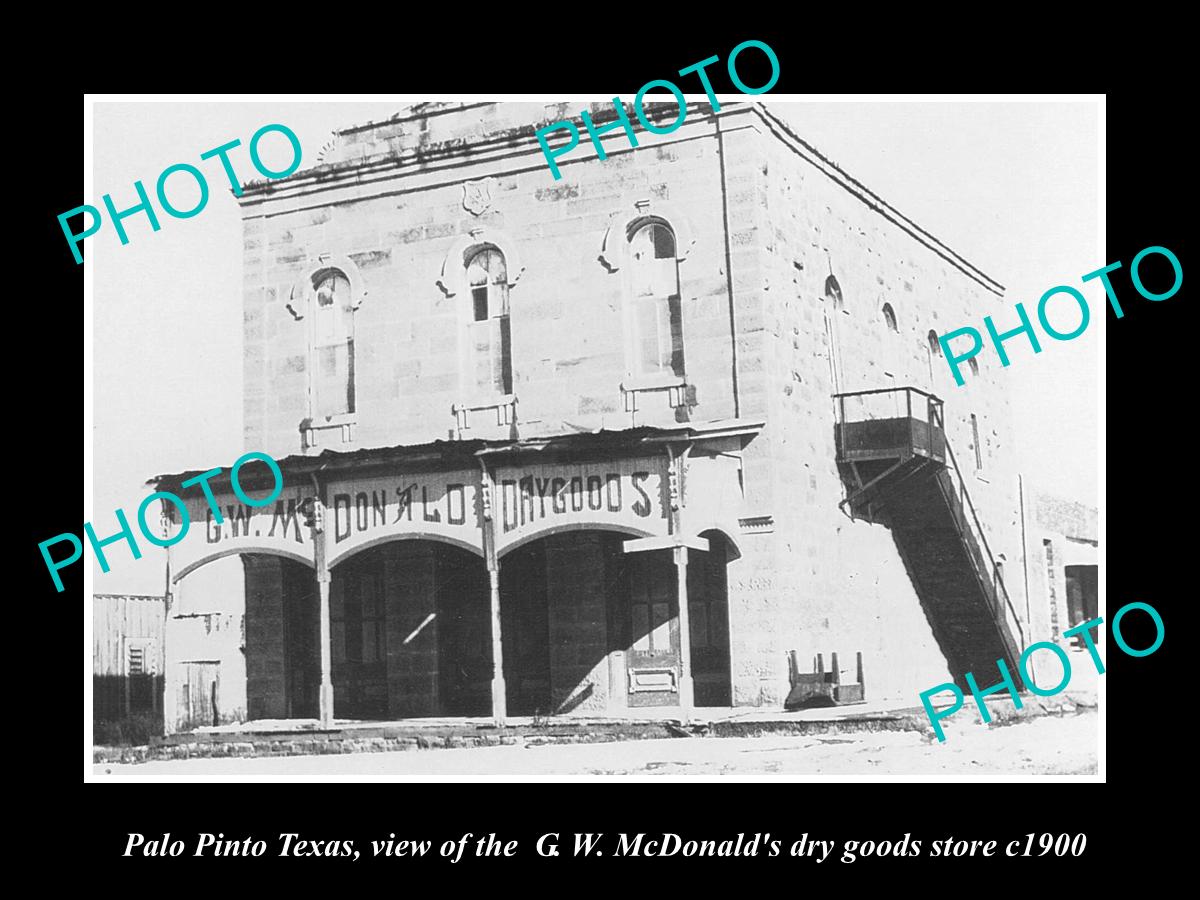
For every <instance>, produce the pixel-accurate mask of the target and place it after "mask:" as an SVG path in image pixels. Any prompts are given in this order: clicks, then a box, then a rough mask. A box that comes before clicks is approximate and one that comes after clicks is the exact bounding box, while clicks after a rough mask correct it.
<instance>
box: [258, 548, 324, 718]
mask: <svg viewBox="0 0 1200 900" xmlns="http://www.w3.org/2000/svg"><path fill="white" fill-rule="evenodd" d="M241 559H242V566H243V568H244V571H245V576H246V618H245V648H246V713H247V716H248V718H250V719H315V718H317V717H318V715H319V703H320V688H321V646H320V620H319V614H320V602H319V595H318V593H317V580H316V576H315V574H314V572H313V570H312V569H311V568H309V567H308V566H305V565H302V564H301V563H298V562H296V561H294V560H291V559H285V558H283V557H281V556H275V555H272V554H267V553H245V554H242V557H241Z"/></svg>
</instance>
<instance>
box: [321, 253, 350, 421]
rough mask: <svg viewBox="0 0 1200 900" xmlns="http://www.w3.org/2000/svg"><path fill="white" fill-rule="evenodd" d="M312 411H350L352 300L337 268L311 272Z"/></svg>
mask: <svg viewBox="0 0 1200 900" xmlns="http://www.w3.org/2000/svg"><path fill="white" fill-rule="evenodd" d="M313 287H314V290H313V295H312V296H313V300H312V305H313V309H312V326H311V327H312V369H311V371H312V377H311V390H312V414H313V418H315V419H322V418H324V419H329V418H332V417H333V416H339V415H347V414H349V413H352V412H354V303H353V296H352V293H351V290H350V281H349V280H348V279H347V278H346V276H345V275H344V274H343V273H342V272H340V271H339V270H337V269H326V270H324V271H322V272H318V273H317V274H316V275H314V276H313Z"/></svg>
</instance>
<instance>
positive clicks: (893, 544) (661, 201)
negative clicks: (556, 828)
mask: <svg viewBox="0 0 1200 900" xmlns="http://www.w3.org/2000/svg"><path fill="white" fill-rule="evenodd" d="M573 113H574V111H573V110H571V109H570V108H569V105H568V104H557V105H532V104H508V103H456V104H419V105H416V106H412V107H408V108H406V109H403V110H402V111H401V112H399V113H398V114H397V115H396V116H394V117H393V118H391V119H389V120H387V121H384V122H378V123H368V124H365V125H362V126H359V127H354V128H350V129H347V130H345V131H342V132H339V133H338V134H337V135H336V136H335V141H334V142H333V144H332V146H331V147H330V148H329V149H327V151H326V152H325V154H324V156H323V158H322V159H321V160H320V161H319V163H318V164H316V165H314V166H313V167H311V168H307V169H303V170H301V171H299V172H297V173H296V174H294V175H292V176H290V177H288V178H286V179H282V180H278V181H267V182H258V183H251V184H248V185H246V186H245V188H244V189H243V193H242V195H241V197H240V198H239V202H240V203H241V206H242V212H243V219H244V228H245V245H244V248H245V256H244V260H243V271H244V278H245V290H244V295H243V297H242V300H241V302H242V304H243V309H244V323H245V326H244V331H243V334H242V340H243V342H244V354H245V379H244V381H245V396H244V398H243V399H244V425H245V449H246V450H248V451H264V452H266V453H269V454H270V455H271V456H272V457H274V458H275V459H276V460H278V461H279V464H280V467H281V471H282V473H283V479H284V489H283V493H282V495H281V496H279V497H278V498H277V499H275V500H274V501H273V502H272V503H270V504H269V505H266V506H262V507H254V506H251V505H249V504H246V503H244V502H242V501H241V500H239V499H238V498H237V497H236V496H235V495H234V494H233V493H232V492H231V487H230V484H229V481H228V478H227V476H228V472H227V471H226V472H225V473H223V475H222V476H221V478H217V479H214V480H213V481H212V482H211V484H212V486H213V488H214V490H215V492H216V496H217V501H218V503H219V506H220V509H221V510H222V515H221V519H222V521H217V519H216V517H215V516H214V514H213V512H212V510H211V509H210V508H209V507H208V505H207V503H206V502H205V501H204V499H203V498H202V497H201V496H199V494H198V492H197V491H196V490H195V489H194V488H193V489H189V490H181V488H180V485H181V482H182V481H184V480H186V479H188V478H189V477H192V476H194V475H196V474H198V473H200V472H202V471H204V470H206V469H210V468H213V467H215V466H218V465H222V466H226V467H227V466H228V465H229V463H230V462H231V461H229V460H224V461H221V460H198V461H197V462H198V463H205V464H206V465H205V467H204V469H197V470H195V471H192V472H185V473H178V474H175V475H171V476H162V477H159V478H158V479H156V480H155V483H156V484H157V487H158V489H159V490H167V491H174V492H176V493H179V494H181V495H186V496H187V497H188V498H189V499H188V503H189V512H190V518H191V522H192V527H191V529H190V531H189V533H188V535H187V536H186V537H185V538H184V539H183V540H181V541H180V542H179V543H177V544H175V545H174V546H173V547H172V548H171V550H170V576H171V580H172V584H173V595H174V596H173V597H172V606H171V610H172V612H171V614H170V618H169V620H168V622H167V642H166V643H167V650H166V669H165V672H166V679H167V687H166V697H167V704H168V707H169V709H168V716H167V728H168V730H178V729H181V728H187V727H192V726H195V725H197V724H203V722H200V721H198V718H197V715H196V713H195V712H194V709H193V711H189V710H188V708H187V707H186V706H185V705H184V703H183V699H182V698H188V697H192V696H193V695H196V696H204V695H207V696H209V697H210V699H211V703H210V704H209V705H208V706H206V707H203V712H202V714H201V716H200V718H204V717H205V716H208V715H211V716H212V718H213V721H217V722H221V721H229V720H232V719H244V718H250V719H289V718H292V719H295V718H318V719H321V720H323V721H325V722H330V721H332V720H333V719H334V718H337V719H398V718H405V717H429V716H488V717H495V718H498V719H504V718H507V717H512V716H519V715H534V714H555V713H557V714H567V713H574V714H586V715H633V714H636V713H637V712H638V711H639V710H640V709H643V708H647V709H648V711H649V712H651V713H653V712H654V711H655V709H656V710H657V711H658V712H661V713H662V714H664V715H678V714H679V713H680V712H681V711H683V712H686V711H688V710H690V709H692V708H695V707H729V706H774V707H781V706H782V704H783V702H784V700H785V698H786V697H787V696H788V694H789V691H790V689H791V681H792V680H794V679H795V677H796V671H797V670H803V671H804V672H807V673H808V674H812V673H816V672H818V670H819V671H820V672H822V673H830V675H831V677H832V679H833V680H836V681H840V682H841V683H846V682H855V683H858V684H860V685H861V686H862V694H863V695H865V697H866V698H867V699H885V698H896V699H904V698H911V699H912V701H913V703H916V702H917V701H916V698H917V695H918V693H919V692H920V691H922V690H925V689H927V688H928V687H930V686H931V685H933V684H936V683H938V682H941V681H947V680H951V679H958V680H960V681H961V679H962V676H963V674H964V673H965V672H966V671H974V672H975V673H976V674H977V675H979V676H980V681H981V684H982V683H986V682H985V681H984V678H986V672H988V671H989V668H988V666H989V665H990V667H991V668H990V671H993V672H994V671H995V660H996V659H998V658H1006V659H1008V660H1010V662H1011V663H1012V664H1013V665H1015V657H1016V656H1019V652H1020V648H1021V647H1022V646H1024V645H1025V644H1028V643H1030V642H1032V641H1033V640H1035V639H1038V638H1041V637H1044V636H1047V634H1048V632H1047V627H1046V624H1045V623H1042V622H1041V621H1039V620H1038V617H1037V616H1034V615H1032V614H1031V611H1030V608H1029V605H1028V604H1027V603H1026V602H1025V601H1026V599H1027V598H1026V594H1025V591H1024V587H1023V585H1022V584H1021V579H1020V578H1019V577H1015V576H1014V575H1013V574H1012V573H1020V572H1022V571H1023V568H1024V566H1025V544H1024V543H1023V538H1022V530H1021V511H1020V497H1019V496H1018V478H1017V473H1016V470H1015V467H1014V460H1013V454H1012V449H1013V448H1012V431H1011V411H1010V404H1009V399H1008V397H1009V393H1008V385H1007V383H1006V380H1005V377H1004V374H1005V373H1003V372H1002V371H1001V370H1000V368H999V367H998V366H997V365H995V363H994V362H992V358H991V357H987V356H985V355H981V356H980V357H978V358H977V359H976V360H972V362H971V372H970V376H969V378H968V380H967V383H966V385H965V386H963V387H956V386H955V385H954V383H953V381H952V379H951V377H950V374H949V371H948V368H947V366H946V364H945V362H944V361H943V360H942V359H940V348H939V345H938V341H937V335H938V334H939V333H941V332H942V331H944V330H947V329H949V328H951V327H957V326H958V325H959V324H961V323H962V322H966V321H972V320H976V319H978V318H979V316H980V315H982V314H984V313H987V312H991V311H994V310H995V308H996V307H997V305H998V304H999V303H1000V302H1001V298H1002V297H1003V288H1002V287H1001V285H1000V284H998V283H997V282H996V281H995V280H993V279H992V278H990V277H989V276H987V275H986V274H984V273H983V272H981V271H980V270H979V269H978V268H977V267H975V266H974V265H972V264H971V263H970V262H969V261H967V260H966V259H964V258H963V257H961V256H960V255H959V254H958V253H956V252H955V251H954V250H952V249H951V248H950V247H949V246H948V245H946V244H945V243H943V242H942V241H941V240H939V239H938V238H936V237H934V236H933V235H931V234H929V233H927V232H926V231H924V230H923V229H922V228H921V227H920V226H918V225H917V224H916V223H914V222H912V221H911V220H909V219H908V218H907V217H905V216H904V215H903V213H901V212H899V211H898V210H896V209H894V208H892V207H891V206H890V205H889V204H888V203H887V202H886V201H884V200H883V199H882V198H880V197H879V196H877V195H876V194H874V193H872V191H871V190H870V189H869V188H867V187H865V186H864V185H862V184H860V183H859V182H857V181H856V180H855V179H854V178H852V177H851V176H849V175H848V174H846V173H845V172H843V171H842V170H840V169H839V168H838V167H837V166H836V165H835V164H833V163H832V162H831V161H830V160H828V159H826V158H825V157H823V156H822V155H821V154H820V153H819V152H818V151H817V150H815V149H814V148H813V147H811V146H810V145H808V144H807V143H805V141H804V140H803V138H802V137H801V136H799V135H798V134H796V133H795V132H794V130H793V129H792V127H791V126H790V125H789V124H787V123H786V122H785V121H784V120H782V119H781V118H779V117H778V116H777V115H775V114H774V113H773V112H772V111H771V110H769V109H767V108H765V107H763V106H761V105H750V104H744V105H727V106H723V107H722V109H721V111H720V112H719V113H716V114H714V113H712V112H711V111H710V110H709V109H708V107H707V105H706V104H698V105H693V106H690V107H689V108H688V111H687V116H686V120H685V122H684V124H683V125H682V127H680V128H679V129H678V130H676V131H674V132H673V133H671V134H669V135H651V134H649V133H641V132H639V135H638V138H639V147H638V148H637V149H632V148H630V146H629V144H628V142H627V140H626V139H625V138H624V136H623V132H622V131H621V130H620V129H615V130H613V131H610V132H609V133H608V134H606V135H605V136H604V138H603V139H602V140H603V146H604V149H605V152H606V158H604V159H600V158H599V157H598V156H597V155H596V153H595V151H594V148H588V151H589V152H584V148H583V145H582V143H581V147H580V149H578V150H577V151H575V152H574V153H572V154H571V155H570V156H568V157H564V158H562V159H561V160H560V163H559V164H560V166H561V170H562V179H561V180H559V181H555V180H554V179H553V178H552V177H551V175H550V172H549V170H548V169H547V167H546V165H545V161H544V158H543V156H542V154H541V151H540V148H539V146H538V143H537V141H536V140H535V139H534V130H535V129H536V128H538V127H541V126H543V125H545V124H548V123H550V122H554V121H558V120H561V119H571V118H572V115H573ZM605 114H607V116H608V117H609V118H612V116H613V110H612V107H611V105H609V106H608V108H607V110H606V109H605V105H603V104H597V105H596V106H595V107H594V108H593V117H594V118H595V119H596V121H597V122H602V121H603V120H604V116H605ZM666 114H667V115H669V117H670V118H672V119H673V118H674V115H673V109H671V110H667V111H666ZM576 124H577V126H578V127H579V129H580V132H581V133H583V134H586V131H585V129H584V125H583V124H582V122H580V121H578V119H576ZM584 143H586V139H585V142H584ZM220 302H232V301H226V300H225V299H224V298H222V299H221V300H220ZM255 471H257V472H258V474H259V475H262V476H266V469H265V467H264V466H260V465H257V464H254V465H247V466H246V467H245V468H244V469H243V472H242V484H243V486H244V487H246V488H247V490H249V491H250V493H251V496H260V497H261V496H263V495H264V493H266V492H267V491H269V489H270V485H271V479H270V478H269V477H263V479H262V480H261V482H258V483H256V482H255V481H254V477H255V475H254V474H253V473H254V472H255ZM222 478H224V479H225V480H224V481H222V480H221V479H222ZM168 510H170V507H168ZM176 527H178V521H176ZM998 561H999V562H1002V564H1003V565H1002V566H1000V567H998V566H997V565H996V563H997V562H998ZM1064 562H1065V560H1064ZM1067 565H1069V564H1067ZM206 573H207V574H206ZM213 573H220V578H217V577H216V575H214V574H213ZM204 579H208V580H207V582H205V583H204V587H203V589H193V588H192V587H191V585H193V584H198V583H200V582H201V581H203V580H204ZM217 582H219V583H220V584H219V587H214V585H215V584H216V583H217ZM1064 590H1065V589H1064ZM206 617H209V619H206ZM211 617H215V619H211ZM210 619H211V620H210ZM214 621H215V622H216V623H217V624H216V625H213V624H212V622H214ZM1050 627H1053V626H1052V624H1051V626H1050ZM1035 634H1036V637H1035V636H1034V635H1035ZM834 654H836V655H837V656H836V659H837V660H838V662H837V663H836V664H835V663H834V658H835V657H834ZM818 657H819V658H820V662H819V664H818V662H817V660H818ZM810 661H811V665H810ZM981 673H984V674H981Z"/></svg>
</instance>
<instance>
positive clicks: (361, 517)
mask: <svg viewBox="0 0 1200 900" xmlns="http://www.w3.org/2000/svg"><path fill="white" fill-rule="evenodd" d="M478 495H479V472H478V471H470V470H467V471H461V472H429V473H422V474H419V475H403V474H401V475H389V476H384V477H380V478H365V479H355V480H350V481H335V482H332V483H331V484H330V485H329V490H328V495H327V496H328V502H329V507H328V512H327V514H326V518H325V523H326V524H325V529H326V540H327V542H328V543H327V547H328V554H329V564H330V565H333V564H334V563H336V562H337V561H338V560H339V559H340V558H342V557H344V556H346V555H347V554H349V553H352V552H353V551H355V550H356V549H359V548H360V547H362V545H364V544H368V543H375V542H377V541H379V540H380V539H386V538H389V537H399V536H408V537H417V536H421V537H431V538H450V539H451V540H453V541H455V542H457V543H460V544H466V545H469V546H471V547H473V548H475V549H476V550H477V551H478V552H480V553H482V552H483V550H482V548H483V539H482V533H481V530H480V515H481V514H480V510H479V504H478Z"/></svg>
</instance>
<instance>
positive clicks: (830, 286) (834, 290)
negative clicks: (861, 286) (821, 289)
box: [825, 275, 846, 309]
mask: <svg viewBox="0 0 1200 900" xmlns="http://www.w3.org/2000/svg"><path fill="white" fill-rule="evenodd" d="M825 299H826V300H828V301H829V302H830V303H831V304H832V305H833V308H834V309H845V308H846V304H845V301H843V300H842V286H841V285H840V284H838V280H837V279H836V278H834V277H833V276H832V275H830V276H829V277H828V278H826V279H825Z"/></svg>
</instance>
